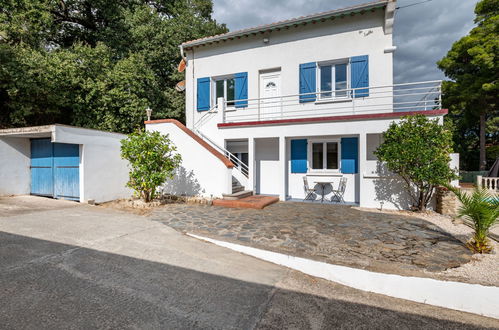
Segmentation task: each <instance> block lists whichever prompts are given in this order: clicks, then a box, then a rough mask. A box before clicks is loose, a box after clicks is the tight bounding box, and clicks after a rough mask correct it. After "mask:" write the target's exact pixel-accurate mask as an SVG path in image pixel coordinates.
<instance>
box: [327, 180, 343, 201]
mask: <svg viewBox="0 0 499 330" xmlns="http://www.w3.org/2000/svg"><path fill="white" fill-rule="evenodd" d="M346 188H347V178H341V179H340V183H339V184H338V189H337V190H334V189H333V190H332V191H331V192H332V193H333V196H331V202H338V203H345V200H344V199H343V195H344V194H345V190H346Z"/></svg>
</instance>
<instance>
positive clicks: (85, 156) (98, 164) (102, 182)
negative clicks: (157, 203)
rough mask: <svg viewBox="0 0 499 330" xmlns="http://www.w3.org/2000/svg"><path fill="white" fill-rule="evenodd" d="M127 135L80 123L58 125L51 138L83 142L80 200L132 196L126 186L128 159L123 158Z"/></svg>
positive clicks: (101, 199) (81, 147)
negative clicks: (72, 125) (123, 142)
mask: <svg viewBox="0 0 499 330" xmlns="http://www.w3.org/2000/svg"><path fill="white" fill-rule="evenodd" d="M125 138H126V135H124V134H118V133H110V132H103V131H98V130H91V129H84V128H78V127H68V126H59V125H56V126H55V132H54V135H53V137H52V142H58V143H72V144H79V145H80V201H81V202H86V201H88V200H94V201H95V202H96V203H102V202H107V201H110V200H114V199H119V198H128V197H131V196H132V194H133V192H132V190H131V189H129V188H127V187H126V183H127V181H128V162H127V161H126V160H124V159H122V158H121V156H120V147H121V140H122V139H125Z"/></svg>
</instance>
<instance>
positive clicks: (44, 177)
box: [31, 139, 54, 196]
mask: <svg viewBox="0 0 499 330" xmlns="http://www.w3.org/2000/svg"><path fill="white" fill-rule="evenodd" d="M52 168H53V157H52V143H51V142H50V139H36V140H31V193H32V194H33V195H43V196H53V195H54V177H53V175H52Z"/></svg>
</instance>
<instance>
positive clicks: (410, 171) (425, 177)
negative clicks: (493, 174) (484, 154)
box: [375, 115, 456, 211]
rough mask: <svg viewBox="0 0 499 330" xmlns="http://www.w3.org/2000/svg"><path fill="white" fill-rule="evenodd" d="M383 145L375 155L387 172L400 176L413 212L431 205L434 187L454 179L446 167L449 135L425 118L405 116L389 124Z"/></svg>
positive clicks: (452, 173) (450, 136)
mask: <svg viewBox="0 0 499 330" xmlns="http://www.w3.org/2000/svg"><path fill="white" fill-rule="evenodd" d="M383 138H384V140H383V143H382V144H381V145H380V146H379V148H378V149H377V150H376V151H375V154H376V156H377V157H378V159H379V160H380V161H382V162H385V163H386V166H387V168H388V170H390V171H392V172H394V173H396V174H398V175H400V177H402V179H403V180H404V181H405V183H406V190H407V192H408V193H409V195H410V196H411V198H412V200H413V208H414V209H416V210H419V211H423V210H424V209H425V208H426V207H427V206H428V203H429V202H430V201H431V198H432V196H433V193H434V191H435V187H436V186H438V185H442V184H445V183H448V182H450V181H451V180H452V179H454V178H456V174H455V172H454V171H453V170H452V169H451V168H450V167H449V162H450V156H449V153H451V152H452V148H451V144H452V134H451V132H450V131H449V130H448V129H446V128H445V127H443V126H442V125H440V124H439V123H438V119H435V120H429V119H427V118H426V117H425V116H422V115H418V116H407V117H404V118H403V119H402V120H401V121H400V122H399V123H395V122H392V124H391V125H390V127H389V128H388V130H387V131H386V132H385V133H384V134H383Z"/></svg>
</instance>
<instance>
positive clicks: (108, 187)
mask: <svg viewBox="0 0 499 330" xmlns="http://www.w3.org/2000/svg"><path fill="white" fill-rule="evenodd" d="M125 137H126V135H123V134H119V133H111V132H104V131H99V130H94V129H86V128H80V127H73V126H66V125H59V124H54V125H46V126H36V127H23V128H10V129H2V130H0V196H1V195H27V194H32V195H39V196H47V197H53V198H59V199H69V200H75V201H80V202H88V201H91V200H93V201H95V202H97V203H100V202H105V201H110V200H113V199H118V198H127V197H130V196H131V194H132V191H131V190H130V189H129V188H127V187H126V182H127V180H128V168H127V161H125V160H123V159H121V157H120V145H121V144H120V141H121V140H122V139H124V138H125Z"/></svg>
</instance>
